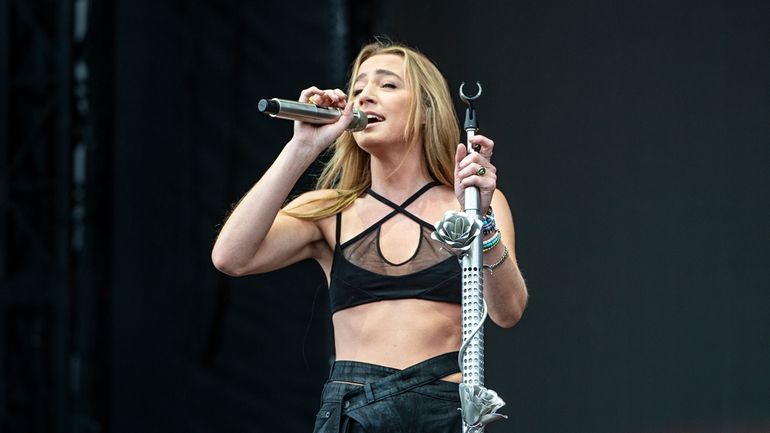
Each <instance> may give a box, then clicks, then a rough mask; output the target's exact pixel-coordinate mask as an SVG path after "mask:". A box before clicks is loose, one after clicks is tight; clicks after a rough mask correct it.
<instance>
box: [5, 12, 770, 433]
mask: <svg viewBox="0 0 770 433" xmlns="http://www.w3.org/2000/svg"><path fill="white" fill-rule="evenodd" d="M377 34H386V35H389V36H390V37H391V38H392V39H394V40H397V41H403V42H407V43H409V44H412V45H414V46H417V47H418V48H420V49H421V50H422V51H423V52H425V53H426V54H428V56H429V57H431V58H432V59H433V60H434V61H435V62H436V63H437V64H438V66H439V68H440V69H441V70H442V71H443V72H444V73H445V75H446V77H447V80H448V81H449V83H450V87H451V89H452V91H453V92H455V91H456V88H457V87H458V86H459V83H460V82H462V81H469V82H472V81H480V82H481V83H482V85H483V86H484V94H483V96H482V98H481V99H480V100H479V102H478V110H479V116H480V117H479V118H480V120H481V127H482V133H484V134H485V135H488V136H490V137H492V138H493V139H494V140H495V141H496V143H497V145H496V149H495V158H494V162H495V164H496V165H497V167H498V169H499V174H500V179H499V185H500V188H501V189H503V191H505V193H506V195H507V197H508V200H509V201H510V202H511V206H512V208H513V211H514V215H515V218H516V224H517V252H518V257H519V262H520V266H521V268H522V269H523V271H524V274H525V277H526V278H527V280H528V285H529V289H530V293H531V300H530V304H529V307H528V309H527V311H526V313H525V316H524V318H523V320H522V321H521V322H520V323H519V324H518V325H517V326H516V327H515V328H513V329H511V330H500V329H498V328H495V327H494V325H491V324H490V325H489V326H488V327H487V384H488V386H490V387H491V388H493V389H495V390H496V391H498V392H499V393H500V394H501V395H502V396H503V398H504V399H505V400H506V401H507V403H508V405H507V406H506V407H505V408H504V409H503V410H502V412H504V413H506V414H508V415H510V419H509V420H508V421H505V422H501V423H499V424H495V425H492V426H491V427H489V428H488V431H490V432H522V433H557V432H577V433H582V432H593V433H603V432H607V433H610V432H629V433H685V432H686V433H690V432H699V433H700V432H706V433H711V432H720V433H721V432H724V433H760V432H761V433H767V432H770V373H769V372H768V366H769V365H770V314H768V311H767V310H768V306H770V294H769V293H770V292H769V291H770V284H769V283H768V280H770V263H768V262H769V260H768V258H770V243H769V242H768V241H770V236H768V235H769V234H770V206H769V205H768V186H770V179H769V177H770V176H769V174H768V173H769V172H770V170H768V167H770V146H769V145H770V3H768V2H765V1H749V0H746V1H714V0H705V1H679V2H670V1H667V2H663V1H648V2H629V1H598V0H597V1H576V2H566V1H537V2H532V1H518V0H516V1H511V2H476V3H473V4H472V5H471V4H470V3H468V2H459V1H442V2H438V1H433V2H406V1H403V0H394V1H389V2H372V1H359V2H352V1H348V0H328V1H315V2H310V1H305V2H261V1H260V2H256V1H254V2H250V1H245V0H240V1H239V0H223V1H217V2H214V1H202V0H198V1H195V0H156V1H148V0H134V1H117V2H90V1H87V0H58V1H54V0H47V1H46V0H30V1H24V0H1V1H0V92H1V93H0V133H2V146H1V147H0V355H1V356H0V431H2V432H14V433H15V432H113V433H134V432H139V431H141V432H201V433H204V432H217V433H226V432H247V431H248V432H251V431H253V432H262V431H284V432H309V431H310V429H311V427H312V423H313V421H314V415H315V411H316V409H317V405H318V396H319V393H320V389H321V385H322V384H323V381H324V378H325V375H326V373H327V370H328V366H329V361H330V356H331V345H332V341H331V337H330V324H329V319H328V303H327V302H328V301H327V298H326V296H327V294H326V287H325V283H324V281H323V278H322V274H321V272H320V269H318V268H317V266H316V265H315V264H314V263H301V264H298V265H296V266H292V267H290V268H288V269H285V270H282V271H278V272H274V273H271V274H268V275H261V276H253V277H246V278H240V279H234V278H229V277H226V276H223V275H222V274H219V273H218V272H217V271H216V270H215V269H214V268H213V267H212V265H211V263H210V259H209V253H210V248H211V245H212V242H213V240H214V238H215V236H216V231H217V228H218V225H219V224H220V222H221V221H222V219H223V218H224V216H225V214H226V212H227V211H228V209H229V208H230V207H231V206H232V204H233V203H235V202H237V200H238V199H239V198H240V197H241V195H242V194H244V193H245V192H246V191H247V190H248V189H249V187H250V186H251V185H252V184H253V183H254V182H255V181H256V180H257V179H258V178H259V176H260V175H261V173H262V172H263V171H264V170H265V169H266V168H267V167H268V166H269V164H270V163H271V161H272V159H273V158H274V157H275V156H276V155H277V154H278V152H279V150H280V148H281V146H282V145H283V144H284V143H285V142H286V141H287V140H288V138H289V137H290V134H291V123H289V122H284V121H278V120H273V119H269V118H267V117H262V116H261V115H258V113H257V112H256V102H257V101H258V100H259V99H260V98H264V97H284V98H294V97H297V96H298V94H299V91H300V90H301V89H302V88H304V87H307V86H309V85H318V86H319V87H344V83H345V78H346V76H345V74H346V71H347V67H348V65H349V64H350V62H351V61H352V59H353V57H354V55H355V53H356V52H357V50H358V48H360V46H361V45H362V44H363V43H364V42H366V41H368V40H370V39H371V38H372V36H373V35H377ZM457 108H458V110H460V109H461V108H462V107H460V105H458V106H457ZM314 170H315V169H313V170H311V172H312V171H314ZM311 183H312V176H308V177H307V178H305V179H304V180H303V181H302V182H301V183H300V185H298V189H297V191H302V190H305V189H307V188H309V187H310V185H311Z"/></svg>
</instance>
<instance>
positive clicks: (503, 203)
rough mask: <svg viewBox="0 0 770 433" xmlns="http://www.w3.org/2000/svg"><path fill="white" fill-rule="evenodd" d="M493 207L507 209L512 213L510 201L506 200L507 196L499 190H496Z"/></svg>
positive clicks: (493, 196) (493, 195)
mask: <svg viewBox="0 0 770 433" xmlns="http://www.w3.org/2000/svg"><path fill="white" fill-rule="evenodd" d="M492 207H493V208H494V209H497V208H498V207H505V208H506V209H507V210H508V211H509V212H510V206H509V205H508V199H507V198H505V194H503V192H502V191H500V189H499V188H498V189H496V190H495V193H494V194H492Z"/></svg>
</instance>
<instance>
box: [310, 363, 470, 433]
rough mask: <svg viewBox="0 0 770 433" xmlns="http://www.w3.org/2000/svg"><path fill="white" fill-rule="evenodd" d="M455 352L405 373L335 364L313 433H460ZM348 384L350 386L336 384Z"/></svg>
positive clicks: (371, 366)
mask: <svg viewBox="0 0 770 433" xmlns="http://www.w3.org/2000/svg"><path fill="white" fill-rule="evenodd" d="M459 371H460V369H459V368H458V366H457V352H452V353H446V354H444V355H440V356H437V357H435V358H431V359H429V360H427V361H424V362H421V363H419V364H416V365H413V366H411V367H409V368H407V369H404V370H397V369H394V368H388V367H383V366H380V365H374V364H366V363H363V362H352V361H338V362H335V363H334V365H333V366H332V371H331V375H330V377H329V381H328V382H326V385H324V390H323V393H322V396H321V410H320V411H319V412H318V415H317V417H316V423H315V428H314V430H313V432H314V433H340V432H345V433H358V432H367V433H415V432H421V433H460V432H461V431H462V419H461V414H460V411H459V410H458V408H459V407H460V398H459V395H458V385H457V384H456V383H451V382H445V381H442V380H439V379H440V378H442V377H444V376H448V375H450V374H453V373H457V372H459ZM340 382H349V383H340Z"/></svg>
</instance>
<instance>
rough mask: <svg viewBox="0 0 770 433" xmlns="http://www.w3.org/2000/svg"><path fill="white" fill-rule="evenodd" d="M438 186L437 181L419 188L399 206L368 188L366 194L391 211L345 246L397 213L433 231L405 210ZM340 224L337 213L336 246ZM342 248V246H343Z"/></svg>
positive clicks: (339, 217) (340, 218)
mask: <svg viewBox="0 0 770 433" xmlns="http://www.w3.org/2000/svg"><path fill="white" fill-rule="evenodd" d="M438 185H441V183H440V182H438V181H433V182H430V183H428V184H426V185H425V186H423V187H422V188H420V189H419V190H418V191H417V192H415V193H414V194H412V195H411V196H409V198H407V199H406V200H405V201H404V202H403V203H401V204H400V205H399V204H396V203H393V202H392V201H390V200H388V199H387V198H385V197H383V196H381V195H379V194H377V193H376V192H374V191H373V190H372V189H371V188H369V189H368V190H367V194H370V195H371V196H372V197H374V198H375V199H377V200H378V201H380V202H381V203H383V204H386V205H388V206H390V207H392V208H393V211H392V212H390V213H388V214H387V215H385V216H384V217H382V218H380V219H379V220H378V221H377V222H376V223H374V224H372V225H371V226H369V228H367V229H366V230H364V231H362V232H361V233H359V234H357V235H356V236H354V237H353V238H351V239H349V240H348V241H346V242H345V245H348V244H350V243H352V242H355V241H357V240H359V239H361V238H362V237H364V236H366V235H367V234H369V233H371V232H372V231H373V230H376V229H377V227H379V226H381V225H382V224H383V223H384V222H385V221H387V220H389V219H391V218H393V217H394V216H396V215H398V214H399V213H400V214H403V215H405V216H407V217H409V218H410V219H411V220H413V221H414V222H416V223H418V224H419V225H421V226H423V227H425V228H428V229H430V230H433V225H432V224H430V223H428V222H426V221H424V220H422V219H420V218H419V217H417V216H416V215H414V214H413V213H411V212H409V211H408V210H406V208H407V206H409V205H410V204H412V203H414V201H415V200H417V199H418V198H419V197H420V196H421V195H423V194H424V193H425V191H427V190H429V189H431V188H433V187H434V186H438ZM341 223H342V216H341V215H340V214H339V213H338V214H337V244H338V245H339V238H340V226H341V225H342V224H341ZM343 247H344V245H343Z"/></svg>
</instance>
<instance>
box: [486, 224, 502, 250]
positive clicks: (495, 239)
mask: <svg viewBox="0 0 770 433" xmlns="http://www.w3.org/2000/svg"><path fill="white" fill-rule="evenodd" d="M500 237H501V236H500V230H498V229H495V235H494V236H492V237H491V238H489V239H487V240H486V241H484V243H483V244H482V245H481V249H482V250H483V252H485V253H486V252H487V251H489V250H491V249H492V248H494V247H495V246H497V244H498V243H500Z"/></svg>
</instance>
